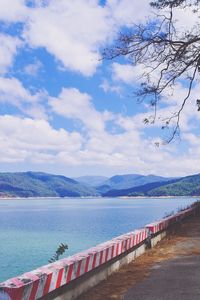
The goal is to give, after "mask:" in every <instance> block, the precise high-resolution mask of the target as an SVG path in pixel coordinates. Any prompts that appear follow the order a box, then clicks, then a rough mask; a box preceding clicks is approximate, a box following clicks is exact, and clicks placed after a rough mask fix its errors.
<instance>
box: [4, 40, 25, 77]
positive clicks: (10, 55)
mask: <svg viewBox="0 0 200 300" xmlns="http://www.w3.org/2000/svg"><path fill="white" fill-rule="evenodd" d="M21 46H22V41H21V40H20V39H19V38H16V37H12V36H10V35H6V34H0V74H4V73H6V72H7V71H8V70H9V68H10V67H11V66H12V64H13V60H14V56H15V55H16V53H17V50H18V48H19V47H21Z"/></svg>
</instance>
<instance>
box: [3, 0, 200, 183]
mask: <svg viewBox="0 0 200 300" xmlns="http://www.w3.org/2000/svg"><path fill="white" fill-rule="evenodd" d="M152 13H153V12H152V11H151V8H150V6H149V1H148V0H140V1H137V0H105V1H98V0H73V1H71V0H29V1H28V0H0V145H1V147H0V171H1V172H7V171H8V172H17V171H18V172H21V171H28V170H32V171H43V172H49V173H54V174H64V175H66V176H68V177H77V176H82V175H104V176H112V175H115V174H130V173H139V174H145V175H147V174H157V175H163V176H184V175H188V174H194V173H198V172H199V170H200V168H199V166H200V135H199V134H200V133H199V130H198V129H199V120H200V115H199V114H198V113H197V109H196V107H195V103H194V101H193V102H189V103H188V104H187V105H186V108H185V110H184V113H183V114H182V117H181V137H180V139H178V140H177V141H175V142H172V143H170V144H169V145H162V143H161V146H160V147H156V146H155V142H157V141H162V139H163V138H164V136H163V132H162V130H161V129H160V128H161V124H160V122H159V120H158V121H157V122H156V123H155V124H154V125H151V126H147V125H144V123H143V119H144V118H145V117H146V116H149V114H151V111H150V110H149V107H148V106H147V104H145V103H140V104H138V103H137V101H136V99H135V96H134V94H133V91H134V87H135V86H136V84H137V83H138V80H139V79H138V78H139V77H138V76H139V74H140V69H139V68H138V67H137V66H136V67H134V66H133V65H131V63H130V60H128V59H127V58H123V59H121V58H120V59H115V60H102V59H101V58H102V56H101V53H102V50H103V49H104V48H106V47H108V46H109V45H111V44H112V43H113V42H114V41H115V39H116V38H117V34H118V32H120V30H122V28H130V27H131V26H132V24H134V23H138V22H145V20H146V18H147V17H148V16H149V15H151V14H152ZM186 16H187V18H188V20H190V21H189V22H187V24H188V23H192V22H194V17H192V18H189V17H188V12H187V15H185V12H183V11H182V12H178V13H177V18H178V20H179V26H181V28H182V27H183V26H184V24H185V23H186V22H185V19H186ZM190 25H191V26H192V25H193V24H190ZM185 91H186V88H185V87H184V85H183V84H181V83H179V84H177V86H176V87H175V92H174V95H173V97H169V95H165V96H164V99H163V103H165V107H164V108H162V110H161V111H159V112H158V114H159V113H162V114H165V113H167V112H169V111H173V110H174V109H175V108H176V107H177V104H178V103H179V104H180V101H181V96H182V95H184V92H185ZM198 95H199V86H198V85H196V86H195V87H194V89H193V94H192V97H193V99H194V98H195V99H197V98H198Z"/></svg>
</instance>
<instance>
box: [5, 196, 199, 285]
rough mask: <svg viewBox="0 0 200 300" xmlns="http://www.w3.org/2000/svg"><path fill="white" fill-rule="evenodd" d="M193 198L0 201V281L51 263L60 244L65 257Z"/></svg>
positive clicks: (126, 230)
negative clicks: (67, 247) (65, 248)
mask: <svg viewBox="0 0 200 300" xmlns="http://www.w3.org/2000/svg"><path fill="white" fill-rule="evenodd" d="M194 201H195V199H191V198H190V199H189V198H168V199H158V198H157V199H156V198H155V199H148V198H135V199H134V198H133V199H132V198H131V199H120V198H103V199H101V198H95V199H80V198H78V199H72V198H68V199H63V198H62V199H60V198H57V199H50V198H49V199H13V200H10V199H8V200H0V282H1V281H3V280H6V279H8V278H10V277H13V276H17V275H20V274H22V273H24V272H27V271H31V270H33V269H35V268H37V267H39V266H41V265H44V264H47V263H48V259H49V258H50V257H51V256H52V255H53V254H54V252H55V250H56V249H57V247H58V245H59V243H60V242H63V243H67V244H68V246H69V250H68V251H67V252H66V255H65V256H68V255H71V254H74V253H76V252H79V251H81V250H84V249H87V248H89V247H91V246H95V245H96V244H98V243H101V242H103V241H106V240H109V239H111V238H113V237H115V236H118V235H120V234H122V233H126V232H128V231H130V230H133V229H136V228H140V227H142V226H144V225H145V224H147V223H149V222H152V221H154V220H158V219H160V218H161V217H163V216H164V215H165V214H166V213H168V212H171V211H176V209H177V208H181V207H185V206H186V205H188V204H190V203H192V202H194Z"/></svg>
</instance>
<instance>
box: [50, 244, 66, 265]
mask: <svg viewBox="0 0 200 300" xmlns="http://www.w3.org/2000/svg"><path fill="white" fill-rule="evenodd" d="M67 249H68V245H67V244H63V243H61V244H60V245H59V246H58V248H57V250H56V252H55V253H54V255H53V256H52V257H51V258H50V259H49V261H48V262H49V263H53V262H56V261H57V260H59V258H60V256H61V255H63V254H64V253H65V251H66V250H67Z"/></svg>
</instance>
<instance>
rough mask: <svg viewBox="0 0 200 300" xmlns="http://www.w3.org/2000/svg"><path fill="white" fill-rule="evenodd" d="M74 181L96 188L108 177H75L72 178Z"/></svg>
mask: <svg viewBox="0 0 200 300" xmlns="http://www.w3.org/2000/svg"><path fill="white" fill-rule="evenodd" d="M74 179H75V180H76V181H78V182H80V183H83V184H86V185H89V186H92V187H96V186H99V185H101V184H103V183H104V182H105V181H106V180H108V177H105V176H81V177H77V178H74Z"/></svg>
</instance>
